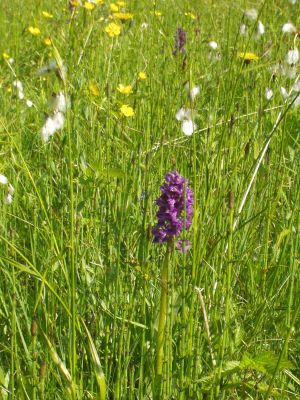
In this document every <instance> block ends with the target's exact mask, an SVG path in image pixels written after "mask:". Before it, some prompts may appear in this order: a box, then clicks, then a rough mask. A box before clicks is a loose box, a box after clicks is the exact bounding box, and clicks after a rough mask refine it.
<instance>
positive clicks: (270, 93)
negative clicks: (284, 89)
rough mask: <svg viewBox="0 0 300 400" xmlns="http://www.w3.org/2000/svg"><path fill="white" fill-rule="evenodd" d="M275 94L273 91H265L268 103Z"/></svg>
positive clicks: (267, 89) (268, 89)
mask: <svg viewBox="0 0 300 400" xmlns="http://www.w3.org/2000/svg"><path fill="white" fill-rule="evenodd" d="M273 94H274V93H273V90H272V89H270V88H266V90H265V96H266V99H267V100H268V101H269V100H271V99H272V97H273Z"/></svg>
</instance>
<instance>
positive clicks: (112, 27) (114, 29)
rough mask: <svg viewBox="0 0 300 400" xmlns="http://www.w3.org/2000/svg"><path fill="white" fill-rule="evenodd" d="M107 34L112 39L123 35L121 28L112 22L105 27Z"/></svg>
mask: <svg viewBox="0 0 300 400" xmlns="http://www.w3.org/2000/svg"><path fill="white" fill-rule="evenodd" d="M105 32H106V33H108V36H110V37H114V36H119V35H120V33H121V27H120V25H118V24H114V23H113V22H111V23H110V24H108V25H107V26H106V27H105Z"/></svg>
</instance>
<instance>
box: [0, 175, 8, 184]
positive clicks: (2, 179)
mask: <svg viewBox="0 0 300 400" xmlns="http://www.w3.org/2000/svg"><path fill="white" fill-rule="evenodd" d="M0 183H1V184H2V185H7V184H8V179H7V177H6V176H5V175H0Z"/></svg>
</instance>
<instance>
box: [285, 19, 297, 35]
mask: <svg viewBox="0 0 300 400" xmlns="http://www.w3.org/2000/svg"><path fill="white" fill-rule="evenodd" d="M282 32H283V33H296V32H297V28H296V27H295V25H294V24H292V23H291V22H287V23H286V24H284V25H283V27H282Z"/></svg>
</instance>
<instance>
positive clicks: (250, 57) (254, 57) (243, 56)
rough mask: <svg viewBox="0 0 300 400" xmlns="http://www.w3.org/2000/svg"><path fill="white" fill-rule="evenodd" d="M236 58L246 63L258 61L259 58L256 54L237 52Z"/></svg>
mask: <svg viewBox="0 0 300 400" xmlns="http://www.w3.org/2000/svg"><path fill="white" fill-rule="evenodd" d="M238 57H239V58H241V59H242V60H244V61H246V62H250V61H257V60H259V57H258V56H257V55H256V54H254V53H249V52H239V53H238Z"/></svg>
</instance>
